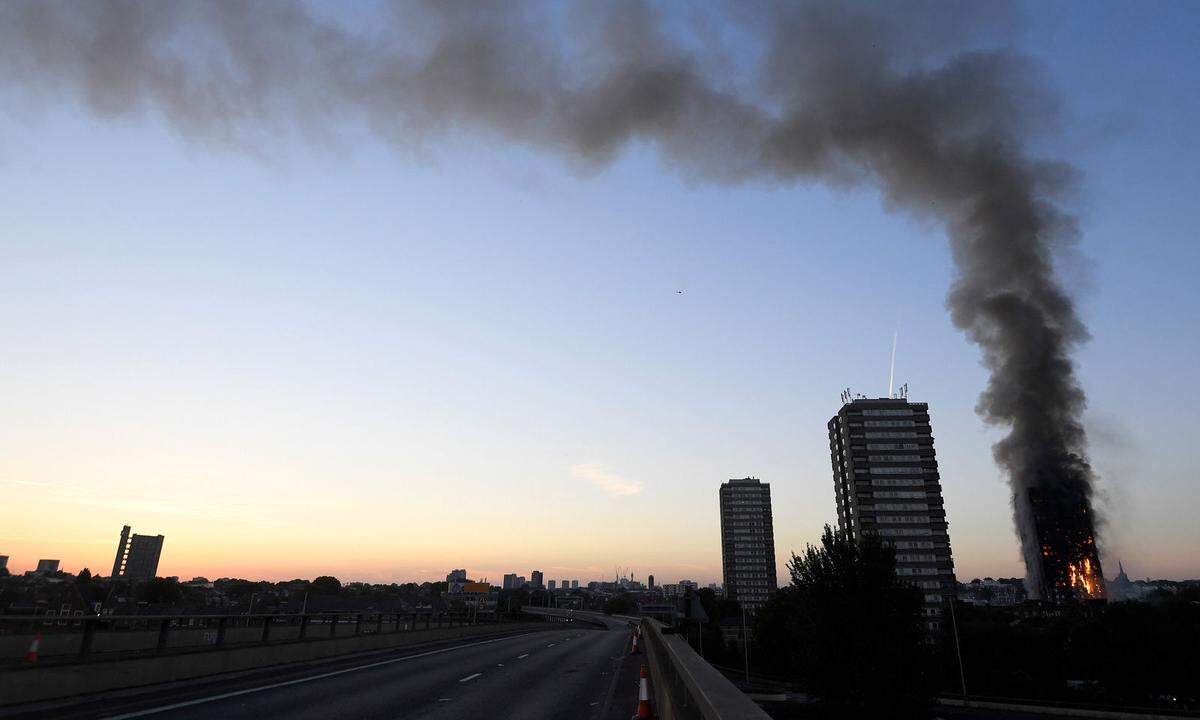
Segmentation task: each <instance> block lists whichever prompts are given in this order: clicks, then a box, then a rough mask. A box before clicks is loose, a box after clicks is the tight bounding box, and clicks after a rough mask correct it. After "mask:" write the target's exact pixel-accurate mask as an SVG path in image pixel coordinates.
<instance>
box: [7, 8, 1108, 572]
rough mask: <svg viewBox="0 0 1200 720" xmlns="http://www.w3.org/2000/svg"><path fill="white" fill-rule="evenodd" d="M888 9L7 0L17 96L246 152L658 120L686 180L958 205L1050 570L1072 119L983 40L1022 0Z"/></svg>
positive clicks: (587, 145) (1067, 347)
mask: <svg viewBox="0 0 1200 720" xmlns="http://www.w3.org/2000/svg"><path fill="white" fill-rule="evenodd" d="M985 6H986V7H985ZM881 7H882V8H883V10H882V11H879V10H872V9H870V8H869V7H868V6H866V5H859V4H854V3H820V2H818V3H780V4H770V3H763V4H751V3H737V4H734V5H732V6H731V7H730V8H729V11H728V13H727V17H723V18H722V17H717V18H713V17H709V18H707V22H708V25H707V26H705V23H703V22H698V23H696V24H695V25H694V26H692V27H691V29H692V30H696V29H697V28H699V31H698V32H695V33H693V34H692V35H691V36H690V38H685V35H686V33H680V32H679V31H678V28H677V27H675V26H674V25H670V23H669V22H667V21H666V20H664V18H663V17H660V14H659V12H658V11H657V10H656V7H655V6H652V5H646V4H643V3H639V2H618V3H615V4H608V5H604V6H600V7H595V6H578V7H575V6H573V7H570V8H567V9H563V8H561V7H559V6H557V5H554V4H550V5H548V6H547V5H528V6H518V5H516V4H514V3H487V2H478V3H472V2H435V3H430V4H428V5H396V6H392V7H390V8H388V9H386V10H385V12H384V13H383V15H384V17H382V18H380V19H377V21H376V22H374V23H372V24H370V25H369V27H365V28H363V29H351V28H349V27H348V26H347V25H345V24H343V23H339V22H335V21H331V20H327V19H323V18H321V17H318V16H317V15H315V14H314V12H313V9H312V8H310V7H309V6H306V5H304V4H301V3H295V2H240V1H239V2H232V1H231V2H182V1H176V0H170V1H163V2H153V1H150V0H145V1H135V0H110V1H108V2H100V1H95V2H53V1H51V0H33V1H32V2H21V1H20V0H8V2H5V3H3V4H0V92H3V95H2V96H0V97H3V98H4V100H5V102H8V103H14V102H20V103H28V102H53V101H56V100H58V99H61V98H64V97H65V98H70V99H72V100H75V101H78V102H81V103H83V104H84V105H86V107H87V108H88V109H90V110H91V111H92V112H94V113H95V114H96V115H99V116H102V117H108V118H120V117H127V116H138V115H142V114H157V115H161V116H162V117H163V118H165V119H166V120H167V121H168V123H169V124H170V126H171V127H173V128H175V129H176V130H177V131H178V132H179V133H181V134H182V135H184V136H186V137H187V138H189V139H195V140H200V141H204V142H210V143H215V144H229V145H233V146H236V147H240V148H246V149H256V148H258V147H261V146H262V145H263V144H269V143H271V142H272V141H273V139H274V138H276V137H278V136H280V135H287V134H290V133H297V134H300V135H301V136H303V137H305V138H318V139H320V138H330V137H334V136H336V135H337V132H338V128H340V127H342V126H343V125H346V124H355V123H357V124H361V125H362V126H364V127H367V128H369V129H370V130H371V131H372V132H374V133H377V134H378V135H379V136H381V137H383V138H386V139H387V140H389V141H390V142H393V143H396V144H397V145H400V146H405V147H411V146H419V145H420V144H422V143H423V142H424V141H425V140H426V139H427V138H429V137H430V136H432V135H443V136H444V135H446V134H454V133H459V132H466V133H476V134H478V133H483V134H487V135H490V136H493V137H498V138H500V139H503V140H505V141H508V142H517V143H523V144H528V145H531V146H534V147H537V148H542V149H545V150H548V151H551V152H555V153H560V154H562V155H564V156H565V157H567V158H569V159H570V161H571V162H573V163H578V164H579V165H581V166H584V167H587V166H595V165H598V164H603V163H605V162H607V161H609V160H611V159H612V158H614V156H616V155H617V154H618V153H619V152H620V151H621V150H622V148H624V147H626V146H628V145H629V144H630V143H631V142H641V143H648V144H651V145H653V146H655V147H656V148H657V149H658V151H659V153H660V155H661V157H662V158H663V160H664V162H666V163H667V164H669V165H670V166H671V167H672V168H674V169H675V170H677V171H678V172H680V173H682V174H684V175H685V176H687V177H689V178H692V179H700V180H707V181H716V182H738V181H744V180H756V181H767V182H782V183H791V182H797V181H805V180H818V181H823V182H832V183H836V184H855V183H870V184H873V185H875V186H877V187H878V188H880V189H881V191H882V192H883V194H884V196H885V198H886V200H887V202H888V204H889V206H890V207H894V208H902V209H906V210H908V211H911V212H913V213H916V214H918V215H921V216H924V217H932V218H936V219H938V220H940V221H942V222H943V223H944V224H945V227H946V229H947V233H948V235H949V238H950V242H951V246H952V249H953V256H954V260H955V263H956V266H957V277H956V278H955V280H954V284H953V287H952V288H951V291H950V294H949V297H948V300H947V305H948V307H949V310H950V313H951V316H952V318H953V321H954V323H955V325H957V326H958V327H959V328H961V329H963V330H964V331H965V332H966V333H967V335H968V337H970V338H971V340H972V341H973V342H975V343H976V344H978V345H979V346H980V348H981V349H982V352H983V361H984V363H985V365H986V366H987V368H988V369H989V370H990V371H991V378H990V380H989V383H988V387H987V389H986V390H985V391H984V393H983V394H982V396H981V398H980V400H979V404H978V406H977V410H978V412H979V413H980V415H981V416H982V417H983V418H985V420H987V421H988V422H989V423H993V424H996V425H999V426H1002V427H1005V428H1011V432H1010V433H1009V434H1008V436H1007V437H1006V438H1005V439H1004V440H1002V441H1001V442H999V443H998V444H997V445H996V446H995V456H996V459H997V461H998V462H999V463H1000V465H1001V466H1002V467H1003V468H1004V469H1005V470H1006V472H1007V473H1008V475H1009V478H1010V480H1011V483H1012V486H1013V491H1014V496H1015V497H1016V499H1017V503H1016V507H1017V513H1016V514H1017V525H1018V532H1019V535H1020V537H1021V540H1022V546H1023V549H1024V552H1025V554H1026V561H1027V566H1028V568H1029V572H1030V574H1031V577H1030V579H1031V581H1032V583H1031V584H1032V585H1033V586H1034V587H1037V586H1038V581H1039V580H1040V578H1038V577H1037V573H1038V572H1039V563H1038V562H1037V555H1038V552H1039V551H1038V543H1037V540H1036V538H1035V537H1034V534H1033V529H1032V526H1031V521H1030V518H1028V517H1027V516H1026V515H1027V514H1026V513H1025V511H1024V510H1023V508H1024V507H1025V505H1024V503H1023V502H1022V499H1023V498H1024V495H1025V492H1026V490H1027V489H1028V488H1029V487H1030V486H1031V485H1037V486H1039V487H1040V488H1041V492H1043V493H1044V494H1046V495H1047V496H1049V497H1053V496H1056V495H1057V494H1061V495H1062V497H1063V502H1064V504H1065V505H1067V506H1070V505H1072V503H1075V504H1076V506H1077V501H1078V500H1079V499H1080V498H1082V499H1083V501H1084V502H1087V501H1088V500H1089V499H1090V495H1091V486H1092V477H1091V470H1090V468H1089V466H1088V463H1087V460H1086V458H1085V456H1084V451H1085V436H1084V431H1083V428H1082V425H1081V423H1080V415H1081V412H1082V410H1083V407H1084V403H1085V398H1084V394H1083V392H1082V390H1081V389H1080V387H1079V383H1078V381H1077V378H1076V376H1075V373H1074V368H1073V365H1072V362H1071V358H1070V354H1071V351H1072V349H1073V348H1074V346H1075V345H1076V344H1078V343H1080V342H1081V341H1084V340H1086V338H1087V332H1086V330H1085V328H1084V326H1083V324H1082V323H1081V322H1080V319H1079V317H1078V316H1077V314H1076V311H1075V308H1074V305H1073V303H1072V301H1071V299H1070V298H1069V297H1068V296H1067V294H1066V293H1065V291H1064V289H1063V287H1062V284H1061V282H1060V280H1059V279H1058V278H1057V277H1056V275H1055V267H1054V260H1055V257H1056V256H1057V255H1058V254H1059V253H1060V252H1061V250H1062V249H1063V248H1064V247H1066V246H1068V245H1070V244H1072V243H1074V242H1075V241H1076V237H1077V234H1078V231H1077V229H1076V225H1075V221H1074V219H1073V218H1071V217H1070V216H1068V215H1067V214H1065V213H1064V212H1063V211H1062V210H1061V209H1060V206H1059V204H1058V202H1059V198H1060V197H1061V193H1062V191H1063V190H1064V189H1065V188H1066V187H1067V186H1068V185H1069V184H1070V181H1071V179H1072V175H1073V173H1072V172H1071V170H1070V168H1069V167H1067V166H1065V165H1063V164H1061V163H1056V162H1051V161H1046V160H1042V159H1039V158H1037V157H1035V156H1034V155H1032V154H1031V152H1030V150H1029V147H1030V142H1031V139H1032V138H1034V137H1035V136H1036V135H1038V134H1039V133H1042V132H1043V131H1045V130H1046V129H1048V128H1049V127H1051V126H1052V124H1053V119H1054V103H1053V102H1052V99H1051V98H1050V96H1049V94H1048V93H1046V92H1045V91H1044V89H1043V88H1042V87H1040V85H1039V83H1038V82H1037V77H1038V73H1037V68H1036V67H1034V66H1033V65H1032V64H1031V62H1030V61H1029V60H1028V59H1026V58H1023V57H1022V56H1020V55H1018V54H1014V53H1012V52H1009V51H1006V50H1003V49H1001V50H994V49H993V50H980V49H972V47H971V44H972V42H973V40H972V38H974V37H976V36H977V33H978V31H979V30H980V28H995V27H998V26H1002V25H1004V24H1005V23H1007V22H1008V21H1009V19H1010V18H1009V13H1008V12H1007V10H1006V9H1005V8H1004V7H1003V6H998V5H997V4H995V3H964V4H958V3H928V2H914V3H911V4H905V5H897V4H884V5H882V6H881ZM997 8H999V9H997ZM669 25H670V28H671V29H668V26H669ZM705 27H707V30H709V31H711V30H712V29H713V28H714V27H716V28H728V29H730V30H731V32H732V35H733V36H734V37H733V39H732V40H730V42H731V43H733V44H738V43H740V44H741V45H744V46H745V47H743V48H741V49H743V50H745V52H743V53H741V54H740V56H743V57H754V58H755V61H754V66H753V67H752V68H749V69H748V70H747V69H746V68H741V67H732V66H729V65H728V64H725V63H721V62H714V58H724V57H733V56H739V53H732V52H730V49H729V48H726V47H722V48H718V47H716V46H715V45H714V43H713V42H712V38H713V37H716V36H721V35H722V33H721V32H719V31H718V32H707V31H705Z"/></svg>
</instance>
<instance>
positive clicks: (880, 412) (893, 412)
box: [862, 408, 913, 417]
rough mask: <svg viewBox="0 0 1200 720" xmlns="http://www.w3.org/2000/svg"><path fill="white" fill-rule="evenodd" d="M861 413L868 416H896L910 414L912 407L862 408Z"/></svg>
mask: <svg viewBox="0 0 1200 720" xmlns="http://www.w3.org/2000/svg"><path fill="white" fill-rule="evenodd" d="M862 414H863V415H866V416H868V417H870V416H874V417H880V416H888V415H890V416H893V417H898V416H904V415H912V414H913V411H912V408H881V409H876V410H863V411H862Z"/></svg>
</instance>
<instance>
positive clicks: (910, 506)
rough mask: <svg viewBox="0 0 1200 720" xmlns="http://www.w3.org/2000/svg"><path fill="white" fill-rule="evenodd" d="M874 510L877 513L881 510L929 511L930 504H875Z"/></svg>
mask: <svg viewBox="0 0 1200 720" xmlns="http://www.w3.org/2000/svg"><path fill="white" fill-rule="evenodd" d="M863 509H864V510H866V509H867V508H863ZM874 509H875V511H876V512H878V511H880V510H928V509H929V503H875V508H874Z"/></svg>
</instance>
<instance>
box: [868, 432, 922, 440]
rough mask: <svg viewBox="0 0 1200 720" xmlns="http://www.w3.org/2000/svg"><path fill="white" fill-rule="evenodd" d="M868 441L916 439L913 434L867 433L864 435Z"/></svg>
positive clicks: (915, 435)
mask: <svg viewBox="0 0 1200 720" xmlns="http://www.w3.org/2000/svg"><path fill="white" fill-rule="evenodd" d="M865 437H866V438H867V439H868V440H887V439H891V438H895V439H902V438H916V437H917V434H916V433H915V432H869V433H867V434H866V435H865Z"/></svg>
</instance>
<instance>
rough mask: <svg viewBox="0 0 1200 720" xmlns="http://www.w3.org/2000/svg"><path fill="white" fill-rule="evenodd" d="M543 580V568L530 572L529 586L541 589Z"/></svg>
mask: <svg viewBox="0 0 1200 720" xmlns="http://www.w3.org/2000/svg"><path fill="white" fill-rule="evenodd" d="M542 582H543V580H542V571H541V570H534V571H533V572H531V573H529V587H531V588H533V589H534V590H540V589H541V588H542Z"/></svg>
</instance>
